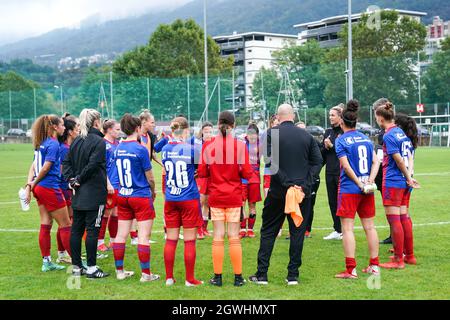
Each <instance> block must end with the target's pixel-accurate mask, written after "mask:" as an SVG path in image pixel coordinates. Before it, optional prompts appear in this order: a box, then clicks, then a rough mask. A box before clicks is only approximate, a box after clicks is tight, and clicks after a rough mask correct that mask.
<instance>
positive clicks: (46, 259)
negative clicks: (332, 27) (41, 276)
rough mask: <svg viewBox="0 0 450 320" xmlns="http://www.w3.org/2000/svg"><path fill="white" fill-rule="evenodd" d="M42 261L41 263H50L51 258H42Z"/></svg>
mask: <svg viewBox="0 0 450 320" xmlns="http://www.w3.org/2000/svg"><path fill="white" fill-rule="evenodd" d="M42 261H43V262H52V257H51V256H48V257H44V258H43V259H42Z"/></svg>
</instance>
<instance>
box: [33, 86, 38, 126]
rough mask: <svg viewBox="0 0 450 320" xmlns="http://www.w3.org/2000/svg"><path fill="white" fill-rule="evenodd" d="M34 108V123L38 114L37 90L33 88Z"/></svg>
mask: <svg viewBox="0 0 450 320" xmlns="http://www.w3.org/2000/svg"><path fill="white" fill-rule="evenodd" d="M33 106H34V121H36V118H37V113H36V88H33Z"/></svg>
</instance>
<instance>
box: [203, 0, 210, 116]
mask: <svg viewBox="0 0 450 320" xmlns="http://www.w3.org/2000/svg"><path fill="white" fill-rule="evenodd" d="M203 33H204V39H203V41H204V52H205V110H206V112H205V120H206V121H208V100H209V89H208V33H207V29H206V0H203Z"/></svg>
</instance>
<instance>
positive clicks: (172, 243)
mask: <svg viewBox="0 0 450 320" xmlns="http://www.w3.org/2000/svg"><path fill="white" fill-rule="evenodd" d="M177 243H178V240H169V239H167V240H166V245H165V246H164V265H165V267H166V280H167V279H173V265H174V264H175V253H176V252H177Z"/></svg>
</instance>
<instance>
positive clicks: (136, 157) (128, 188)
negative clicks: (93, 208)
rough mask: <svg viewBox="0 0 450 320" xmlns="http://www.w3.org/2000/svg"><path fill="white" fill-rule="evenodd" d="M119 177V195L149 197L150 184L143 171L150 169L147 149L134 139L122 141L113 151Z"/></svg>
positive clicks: (150, 194)
mask: <svg viewBox="0 0 450 320" xmlns="http://www.w3.org/2000/svg"><path fill="white" fill-rule="evenodd" d="M114 160H115V163H116V167H117V174H118V177H119V186H120V188H119V196H121V197H125V198H151V196H152V193H151V191H150V185H149V183H148V181H147V177H146V176H145V172H147V171H149V170H151V169H152V165H151V163H150V156H149V154H148V150H147V149H146V148H145V147H144V146H142V145H141V144H139V142H137V141H136V140H134V141H122V142H121V143H120V144H119V145H118V146H117V148H116V151H115V152H114Z"/></svg>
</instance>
